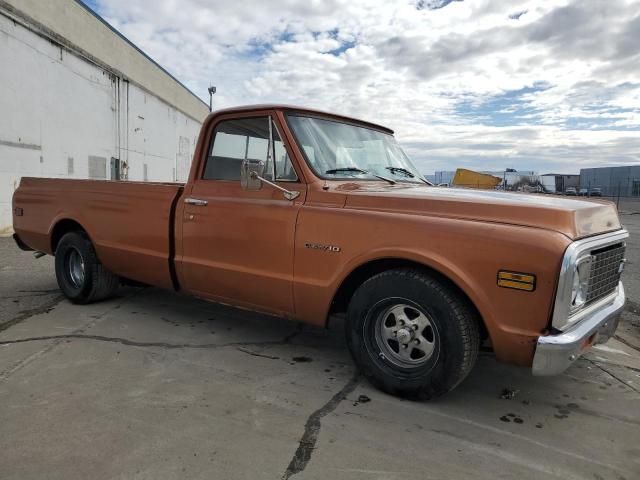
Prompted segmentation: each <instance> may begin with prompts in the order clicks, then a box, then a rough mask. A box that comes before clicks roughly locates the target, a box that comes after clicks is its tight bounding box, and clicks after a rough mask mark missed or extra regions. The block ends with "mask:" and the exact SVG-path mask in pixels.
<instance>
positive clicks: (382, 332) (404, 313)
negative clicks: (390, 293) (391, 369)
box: [374, 303, 437, 368]
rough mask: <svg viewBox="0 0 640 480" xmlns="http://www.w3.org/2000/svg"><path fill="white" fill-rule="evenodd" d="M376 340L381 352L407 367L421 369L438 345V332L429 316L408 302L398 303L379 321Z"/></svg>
mask: <svg viewBox="0 0 640 480" xmlns="http://www.w3.org/2000/svg"><path fill="white" fill-rule="evenodd" d="M374 328H375V339H376V344H377V346H378V348H379V349H380V353H381V354H382V355H383V356H384V357H385V358H386V359H388V360H389V361H390V362H392V363H394V364H395V365H397V366H399V367H403V368H416V367H421V366H423V365H424V364H425V363H427V362H428V361H429V359H430V358H431V356H432V355H433V352H434V350H435V346H436V339H437V335H436V331H435V327H434V325H433V323H432V321H431V319H430V318H429V316H428V315H427V314H426V313H425V312H423V311H422V310H421V309H419V308H417V307H416V306H414V305H409V304H407V303H394V304H393V305H391V306H389V307H387V308H385V309H384V310H382V311H381V312H380V313H379V314H378V315H377V317H376V318H375V326H374Z"/></svg>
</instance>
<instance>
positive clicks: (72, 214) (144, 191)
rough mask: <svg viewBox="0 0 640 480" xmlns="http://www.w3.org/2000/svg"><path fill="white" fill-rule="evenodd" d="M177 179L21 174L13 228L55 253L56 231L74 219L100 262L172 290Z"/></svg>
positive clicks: (25, 239)
mask: <svg viewBox="0 0 640 480" xmlns="http://www.w3.org/2000/svg"><path fill="white" fill-rule="evenodd" d="M183 189H184V185H183V184H179V183H146V182H145V183H143V182H119V181H105V180H68V179H51V178H32V177H23V178H22V181H21V182H20V186H19V188H18V190H17V191H16V193H15V195H14V199H13V209H14V212H13V213H14V229H15V231H16V234H17V235H18V236H19V238H20V239H21V240H22V241H23V242H24V243H25V244H26V245H28V246H29V247H31V248H33V249H34V250H40V251H43V252H46V253H50V254H51V253H53V250H54V248H55V247H54V245H55V243H56V242H57V240H58V238H59V236H58V232H62V229H63V228H65V227H67V228H68V226H69V224H70V223H72V222H76V223H78V224H79V225H82V227H83V228H84V229H85V230H86V232H87V233H88V235H89V237H91V241H92V242H93V245H94V246H95V249H96V253H97V254H98V258H99V259H100V261H101V262H102V263H103V264H104V265H105V267H107V268H108V269H109V270H111V271H113V272H115V273H117V274H118V275H121V276H123V277H126V278H130V279H133V280H137V281H140V282H144V283H149V284H153V285H158V286H163V287H167V288H172V287H173V286H174V282H173V279H174V278H175V272H174V270H173V256H174V249H175V231H174V224H175V218H174V213H175V204H176V202H177V200H178V199H179V197H180V195H181V194H182V191H183Z"/></svg>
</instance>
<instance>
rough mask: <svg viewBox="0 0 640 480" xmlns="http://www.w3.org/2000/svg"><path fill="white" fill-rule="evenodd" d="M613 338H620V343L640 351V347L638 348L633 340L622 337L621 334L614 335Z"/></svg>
mask: <svg viewBox="0 0 640 480" xmlns="http://www.w3.org/2000/svg"><path fill="white" fill-rule="evenodd" d="M613 338H615V339H616V340H618V341H619V342H620V343H624V344H625V345H626V346H627V347H629V348H632V349H634V350H635V351H636V352H640V348H638V347H637V346H635V345H633V344H632V343H631V342H629V341H628V340H626V339H624V338H622V337H621V336H619V335H614V336H613Z"/></svg>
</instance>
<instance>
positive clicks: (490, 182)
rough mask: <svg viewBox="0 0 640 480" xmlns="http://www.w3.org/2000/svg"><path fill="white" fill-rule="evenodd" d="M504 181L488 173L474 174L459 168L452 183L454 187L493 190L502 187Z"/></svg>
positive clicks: (471, 171)
mask: <svg viewBox="0 0 640 480" xmlns="http://www.w3.org/2000/svg"><path fill="white" fill-rule="evenodd" d="M500 182H502V179H501V178H500V177H494V176H493V175H488V174H486V173H480V172H474V171H473V170H467V169H466V168H458V169H457V170H456V174H455V176H454V177H453V182H452V183H451V184H452V186H454V187H466V188H482V189H485V190H493V189H495V188H496V187H497V186H498V185H500Z"/></svg>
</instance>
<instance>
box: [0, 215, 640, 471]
mask: <svg viewBox="0 0 640 480" xmlns="http://www.w3.org/2000/svg"><path fill="white" fill-rule="evenodd" d="M623 220H626V219H623ZM639 224H640V219H639ZM634 228H635V227H634ZM631 243H632V245H635V242H634V241H632V242H631ZM0 252H1V253H2V257H0V292H1V295H2V300H1V304H2V311H3V313H2V315H3V316H2V317H0V320H1V321H2V323H3V324H4V327H1V326H0V329H2V331H0V405H1V407H0V472H1V474H0V476H1V477H2V478H3V479H20V480H24V479H32V478H54V479H55V478H60V479H63V478H64V479H69V478H93V479H106V478H137V479H147V478H148V479H154V480H155V479H164V478H167V479H171V478H221V479H245V478H254V479H262V478H264V479H277V478H295V479H324V478H332V479H361V478H373V479H404V478H414V479H415V478H421V479H422V478H424V479H438V480H440V479H454V478H456V479H457V478H469V477H473V478H476V479H495V478H514V477H520V478H527V479H529V478H561V479H585V478H593V479H597V480H599V479H616V480H619V479H623V478H624V479H627V480H631V479H634V478H640V460H639V459H640V414H639V413H638V407H639V406H640V353H639V351H638V348H639V347H640V344H638V343H637V338H638V329H637V320H638V318H639V317H638V316H637V315H636V313H634V310H633V308H634V305H635V304H634V303H631V304H630V305H631V307H630V309H629V311H628V312H626V313H625V319H624V324H623V326H622V327H621V329H620V332H621V333H622V336H619V339H612V340H611V341H610V342H609V343H607V344H606V345H604V346H599V347H597V348H595V349H593V350H592V351H591V353H589V354H588V355H587V356H586V357H585V358H584V359H581V360H579V361H578V362H577V363H576V364H575V365H574V366H573V367H571V368H570V369H569V370H568V371H567V372H566V373H565V374H564V375H561V376H558V377H552V378H535V377H532V376H531V375H530V374H529V372H528V371H527V370H526V369H521V368H516V367H509V366H505V365H501V364H499V363H497V362H496V361H495V360H494V359H493V358H492V356H491V355H490V354H489V353H482V354H481V357H480V359H479V361H478V364H477V365H476V367H475V369H474V370H473V372H472V373H471V375H470V377H469V378H468V379H467V380H466V381H465V382H464V383H463V384H462V385H461V386H460V387H458V389H456V390H455V391H454V392H452V393H451V394H449V395H447V396H445V397H444V398H442V399H439V400H437V401H434V402H430V403H419V402H410V401H405V400H401V399H398V398H395V397H391V396H388V395H385V394H383V393H381V392H378V391H377V390H374V389H373V388H372V387H371V386H370V385H369V384H368V383H367V382H366V381H364V380H362V379H361V378H360V377H358V375H357V373H356V371H355V370H354V367H353V365H352V362H351V360H350V358H349V355H348V352H347V350H346V346H345V342H344V338H343V334H342V328H341V327H342V326H341V325H339V322H336V323H335V324H334V325H333V326H332V329H331V330H323V329H317V328H312V327H307V326H301V325H299V324H297V323H294V322H289V321H285V320H282V319H277V318H271V317H266V316H263V315H257V314H253V313H247V312H241V311H236V310H233V309H230V308H226V307H221V306H216V305H212V304H208V303H206V302H203V301H200V300H196V299H192V298H188V297H183V296H179V295H175V294H172V293H168V292H165V291H161V290H158V289H153V288H122V289H121V291H120V294H119V296H118V298H115V299H112V300H109V301H106V302H102V303H97V304H92V305H88V306H75V305H71V304H70V303H68V302H67V301H66V300H60V298H59V296H58V294H57V292H55V291H53V290H55V278H54V277H53V269H52V267H53V266H52V262H51V259H50V258H43V259H41V260H38V261H36V260H33V258H32V256H31V255H30V254H29V253H25V252H19V251H18V250H17V249H15V248H13V246H12V245H11V244H10V240H9V239H2V240H0ZM637 253H638V252H637V251H636V250H634V252H633V253H631V254H630V259H631V260H632V263H631V265H630V266H629V271H627V273H626V274H625V275H626V276H627V283H629V282H635V281H636V271H635V268H636V267H635V265H634V259H635V255H637ZM40 291H41V292H40ZM628 291H630V292H637V291H639V290H638V289H636V286H635V284H634V286H632V287H630V288H629V287H628ZM30 293H43V295H41V296H35V297H29V298H27V297H26V296H25V295H28V294H30ZM16 299H17V300H19V302H18V303H16V302H15V300H16ZM637 301H638V303H639V304H640V298H637ZM632 302H634V300H633V299H632ZM639 314H640V312H639ZM505 389H506V390H508V391H511V392H514V393H515V395H514V397H513V398H512V399H503V398H501V394H502V393H503V390H505Z"/></svg>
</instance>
